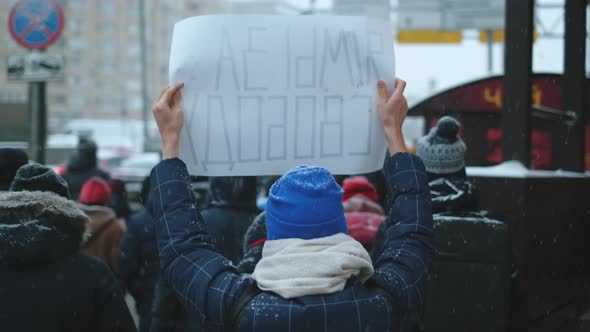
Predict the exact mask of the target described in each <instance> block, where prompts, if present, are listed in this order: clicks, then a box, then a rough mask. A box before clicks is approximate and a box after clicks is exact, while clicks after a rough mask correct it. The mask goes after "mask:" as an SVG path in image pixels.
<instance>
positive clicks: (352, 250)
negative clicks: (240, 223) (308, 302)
mask: <svg viewBox="0 0 590 332" xmlns="http://www.w3.org/2000/svg"><path fill="white" fill-rule="evenodd" d="M373 272H374V270H373V264H372V262H371V257H370V256H369V253H368V252H367V251H366V250H365V248H363V246H362V245H361V244H360V243H359V242H357V241H356V240H355V239H353V238H351V237H350V236H348V235H345V234H336V235H332V236H327V237H323V238H318V239H311V240H302V239H283V240H273V241H266V243H265V244H264V248H263V249H262V259H261V260H260V261H259V262H258V264H256V268H255V269H254V273H253V274H252V277H253V278H254V279H256V283H257V284H258V287H259V288H260V289H261V290H263V291H271V292H274V293H277V294H279V295H280V296H282V297H283V298H285V299H290V298H295V297H300V296H305V295H319V294H330V293H334V292H338V291H341V290H342V289H344V285H345V284H346V281H347V280H348V279H349V278H350V277H351V276H356V277H358V278H359V279H360V280H361V281H362V282H365V281H367V279H369V278H370V277H371V276H372V275H373Z"/></svg>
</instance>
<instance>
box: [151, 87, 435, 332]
mask: <svg viewBox="0 0 590 332" xmlns="http://www.w3.org/2000/svg"><path fill="white" fill-rule="evenodd" d="M400 83H401V84H400ZM404 87H405V82H398V88H397V89H396V90H395V91H394V92H393V95H392V97H391V98H389V97H388V95H387V88H386V86H385V82H383V81H380V82H379V89H378V91H379V103H378V111H379V116H380V117H381V120H382V123H383V127H384V131H385V133H386V138H387V140H388V143H389V151H390V154H391V155H392V156H391V157H389V158H387V160H386V162H385V167H384V170H385V173H386V174H387V178H388V179H387V180H388V181H387V183H388V185H389V189H390V191H391V194H392V205H391V209H390V216H389V219H388V220H386V221H385V224H386V233H387V236H386V242H385V246H384V250H383V252H382V253H381V255H379V257H378V258H377V259H376V260H375V261H374V262H373V264H371V261H370V259H369V258H368V253H367V252H366V250H365V249H364V248H363V247H362V245H361V244H360V243H358V242H356V241H354V240H352V239H351V238H349V237H348V236H347V235H345V234H342V233H345V232H346V221H345V220H344V211H343V206H342V193H341V188H340V187H339V186H338V185H337V184H336V183H335V181H334V179H333V177H332V176H331V175H330V174H329V172H328V171H327V170H325V169H321V168H318V167H307V168H306V167H300V168H296V169H294V170H292V171H290V172H289V173H287V174H286V175H284V176H283V177H282V180H283V181H281V180H279V181H277V183H275V184H274V185H273V189H271V195H270V196H269V201H268V204H267V209H266V230H267V236H268V239H267V241H266V242H265V244H264V246H265V247H264V250H263V252H262V259H261V260H260V262H258V264H257V265H256V267H255V269H254V273H253V275H252V277H246V276H240V275H239V274H238V272H237V270H236V267H235V266H234V265H233V264H231V262H230V261H229V260H228V259H226V258H225V257H223V256H222V255H220V254H219V253H218V252H216V250H215V248H214V246H213V243H212V241H211V240H210V237H209V235H208V232H207V226H206V224H205V222H204V221H203V219H202V217H201V216H200V214H199V212H198V210H197V208H196V206H197V203H198V202H197V201H196V198H195V195H194V193H193V192H192V191H191V190H190V175H189V174H188V170H187V167H186V164H184V162H183V161H181V160H180V159H178V149H179V147H178V143H179V140H178V139H179V137H180V130H181V129H182V126H183V115H182V109H181V107H180V99H181V94H180V92H179V90H180V88H182V84H177V85H175V86H174V87H170V88H168V89H166V90H165V91H164V92H163V93H162V95H161V97H160V100H159V101H158V102H157V103H156V105H155V107H154V109H153V113H154V116H155V118H156V121H157V123H158V128H159V130H160V134H161V137H162V146H163V151H162V154H163V161H162V162H160V163H159V164H158V165H157V166H156V167H155V168H154V169H153V170H152V175H151V176H152V181H153V183H152V194H153V195H154V199H153V200H152V202H153V203H152V204H151V206H150V214H151V215H152V217H153V218H154V220H155V223H156V234H157V240H158V248H159V253H160V264H161V267H162V271H163V276H164V278H166V279H167V280H168V281H169V282H170V283H171V284H172V288H173V289H174V290H175V291H176V295H177V296H178V297H179V299H181V302H182V303H183V305H184V306H185V307H187V308H190V310H192V311H193V314H194V315H196V316H197V317H198V318H199V319H200V320H201V321H202V322H203V323H204V324H205V328H206V330H207V331H221V330H229V329H233V330H239V331H252V330H257V331H288V330H292V331H350V330H354V331H400V330H404V331H405V330H409V329H416V328H418V324H419V318H420V315H421V312H422V309H423V303H424V300H425V298H424V284H425V281H426V279H427V275H428V269H429V267H430V259H431V256H432V254H433V247H432V213H431V206H430V192H429V190H428V183H427V178H426V172H425V170H424V166H423V164H422V162H421V161H420V159H419V158H417V157H415V156H412V155H410V154H408V153H405V152H406V148H405V145H404V141H403V136H402V134H401V125H402V123H403V120H404V118H405V116H406V114H407V102H406V100H405V98H404V97H403V90H404ZM306 174H308V175H309V176H306ZM308 240H309V241H308ZM273 241H274V243H273ZM269 243H272V244H269ZM267 249H268V250H267ZM340 249H342V250H340ZM297 253H303V256H306V257H307V258H308V259H304V260H301V259H299V258H298V257H297ZM312 253H316V254H317V255H315V256H314V255H311V254H312ZM281 256H283V257H285V259H283V260H281V259H280V258H281ZM312 256H314V257H312ZM348 256H350V257H348ZM275 258H279V259H275ZM316 258H317V259H316ZM333 258H334V259H333ZM290 259H293V262H294V264H288V261H289V260H290ZM313 262H315V263H316V265H317V266H315V267H314V266H311V265H313V264H312V263H313ZM274 263H277V264H280V269H279V268H277V269H276V270H273V265H274ZM295 263H296V264H295ZM348 263H351V264H348ZM324 264H325V265H324ZM277 266H278V265H277ZM307 267H309V269H306V268H307ZM316 272H319V273H320V274H319V278H316V276H318V275H317V274H316ZM326 272H327V273H326ZM333 272H336V273H333ZM300 275H304V276H305V278H304V280H302V281H303V282H304V283H305V284H306V285H310V286H311V287H300V285H299V283H298V281H297V280H296V279H297V277H298V276H300ZM322 280H325V281H327V282H328V283H326V284H322V283H321V281H322ZM261 290H262V291H261Z"/></svg>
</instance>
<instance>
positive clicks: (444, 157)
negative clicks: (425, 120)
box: [416, 116, 467, 174]
mask: <svg viewBox="0 0 590 332" xmlns="http://www.w3.org/2000/svg"><path fill="white" fill-rule="evenodd" d="M459 129H460V124H459V122H458V121H457V120H455V119H454V118H452V117H450V116H444V117H442V118H441V119H440V120H439V121H438V124H437V125H436V127H433V128H432V129H431V130H430V132H429V133H428V135H426V136H424V137H422V138H420V139H419V140H418V148H417V150H416V154H417V155H418V157H420V158H421V159H422V161H423V162H424V166H425V167H426V171H427V172H429V173H434V174H452V173H456V172H458V171H460V170H461V169H463V168H464V167H465V151H467V147H466V146H465V143H464V142H463V140H461V138H459V137H458V136H457V134H458V133H459Z"/></svg>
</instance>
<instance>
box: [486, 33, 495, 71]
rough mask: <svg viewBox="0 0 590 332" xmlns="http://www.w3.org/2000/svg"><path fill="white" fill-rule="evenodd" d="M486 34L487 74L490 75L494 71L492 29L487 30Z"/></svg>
mask: <svg viewBox="0 0 590 332" xmlns="http://www.w3.org/2000/svg"><path fill="white" fill-rule="evenodd" d="M486 34H487V36H488V43H487V44H488V74H490V75H492V73H493V72H494V31H493V30H487V31H486Z"/></svg>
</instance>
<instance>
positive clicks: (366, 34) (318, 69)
mask: <svg viewBox="0 0 590 332" xmlns="http://www.w3.org/2000/svg"><path fill="white" fill-rule="evenodd" d="M393 40H394V39H393V33H392V32H391V28H390V25H389V24H388V23H387V22H382V21H375V20H370V19H368V18H364V17H346V16H258V15H256V16H250V15H248V16H246V15H240V16H230V15H220V16H199V17H192V18H188V19H185V20H183V21H180V22H178V23H176V25H175V26H174V35H173V38H172V49H171V53H170V66H169V68H170V82H171V83H177V82H184V83H185V86H184V89H183V91H182V93H183V101H182V107H183V110H184V111H185V127H184V130H183V132H182V138H181V144H180V157H181V158H182V159H183V160H184V161H185V162H186V163H187V165H188V168H189V171H190V172H191V174H195V175H196V174H198V175H208V176H230V175H272V174H277V175H278V174H282V173H284V172H286V171H287V170H289V169H290V168H292V167H295V166H297V165H301V164H308V165H318V166H323V167H326V168H327V169H329V170H330V171H331V172H332V173H335V174H354V173H366V172H371V171H375V170H378V169H380V168H381V167H382V164H383V159H384V157H385V152H386V148H387V144H386V141H385V136H384V133H383V129H382V127H381V125H380V123H379V119H378V116H377V109H376V104H375V100H376V92H377V88H376V87H377V80H379V79H384V80H386V82H388V85H389V86H390V89H391V87H392V84H393V79H394V77H395V70H394V67H395V61H394V54H393Z"/></svg>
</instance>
